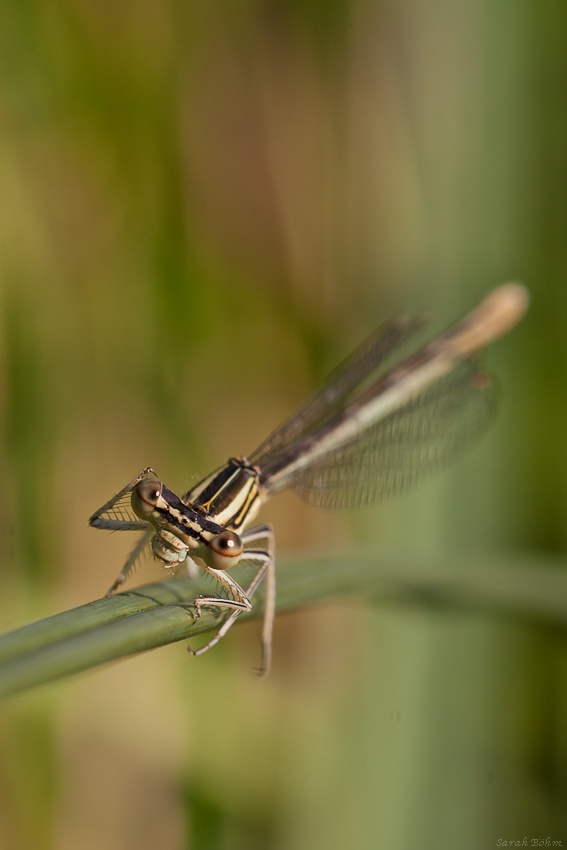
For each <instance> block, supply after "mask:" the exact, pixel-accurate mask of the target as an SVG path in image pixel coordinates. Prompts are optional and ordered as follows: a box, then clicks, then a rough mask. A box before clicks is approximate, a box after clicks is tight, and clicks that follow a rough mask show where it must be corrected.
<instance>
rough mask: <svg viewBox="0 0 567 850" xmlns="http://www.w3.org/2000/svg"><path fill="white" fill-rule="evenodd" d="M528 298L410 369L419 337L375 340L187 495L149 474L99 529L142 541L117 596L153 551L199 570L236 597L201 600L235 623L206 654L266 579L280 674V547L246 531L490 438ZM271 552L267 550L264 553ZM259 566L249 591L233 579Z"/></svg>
mask: <svg viewBox="0 0 567 850" xmlns="http://www.w3.org/2000/svg"><path fill="white" fill-rule="evenodd" d="M527 304H528V295H527V291H526V290H525V289H524V287H522V286H520V285H519V284H505V285H504V286H501V287H499V288H498V289H495V290H494V291H493V292H492V293H491V294H490V295H488V296H487V297H486V298H485V299H484V301H482V302H481V303H480V305H479V306H478V307H476V309H474V310H473V311H472V312H471V313H470V314H469V315H468V316H466V317H465V318H464V319H463V320H462V321H460V322H459V323H458V324H457V325H455V326H454V327H453V328H451V329H450V330H448V331H446V332H445V333H443V334H441V335H440V336H438V337H436V338H435V339H434V340H433V341H431V342H430V343H429V344H428V345H426V346H425V347H423V348H421V349H420V350H419V351H417V353H415V354H413V355H411V356H410V357H408V358H406V359H405V360H403V361H402V362H401V363H399V365H397V366H395V367H393V368H390V369H382V371H380V367H381V366H382V367H383V364H384V361H385V359H386V358H387V357H388V356H389V355H390V354H391V353H392V351H394V350H395V349H396V348H397V347H398V346H400V345H401V344H402V343H403V342H405V341H406V340H407V338H408V337H409V336H410V335H411V334H412V333H413V332H414V331H415V330H416V329H417V328H418V327H419V325H420V324H421V323H420V322H419V321H409V320H406V319H394V320H392V321H390V322H389V323H387V324H386V325H384V326H383V327H382V328H380V329H379V330H378V331H376V332H375V333H374V334H372V335H371V336H370V337H368V339H366V340H365V341H364V342H363V343H362V345H360V346H359V347H358V348H357V349H356V350H355V351H354V352H353V353H352V354H351V355H350V356H349V357H348V358H347V359H346V360H345V361H344V362H343V363H342V364H341V365H340V366H339V367H338V368H337V369H336V370H335V371H334V372H333V373H332V374H331V375H330V377H329V378H328V380H327V382H326V383H325V384H324V385H323V387H322V388H321V389H320V390H319V391H317V392H316V393H314V395H312V396H311V397H310V398H309V399H308V400H307V402H306V403H305V404H304V405H303V406H302V407H301V408H300V409H299V410H297V411H296V412H295V413H294V414H293V415H292V416H291V417H290V418H289V419H288V420H287V421H286V422H284V424H283V425H281V426H280V427H279V428H278V429H276V431H274V432H273V433H272V434H271V436H269V437H268V439H267V440H265V442H264V443H262V445H261V446H260V447H259V448H258V449H256V451H255V452H253V453H252V454H251V455H249V456H248V458H245V457H235V458H230V460H229V461H228V462H227V463H226V464H225V465H224V466H222V467H220V468H219V469H217V470H216V471H215V472H213V473H211V475H209V476H208V477H207V478H205V479H204V480H203V481H201V482H200V483H199V484H197V485H196V486H195V487H193V488H192V489H191V490H189V491H188V492H187V493H185V494H184V495H183V496H181V497H179V496H176V495H175V493H173V492H172V491H171V490H170V489H169V488H168V487H166V486H165V484H163V482H161V481H160V480H159V479H158V478H157V477H156V475H155V473H154V472H153V470H152V469H151V468H149V467H148V468H147V469H144V470H142V472H140V474H139V475H137V476H136V478H134V480H133V481H131V482H130V483H129V484H128V485H127V486H126V487H124V489H122V490H121V491H120V492H119V493H118V494H117V495H116V496H114V497H113V498H112V499H110V500H109V501H108V502H107V503H106V504H105V505H103V506H102V507H101V508H100V509H99V510H98V511H96V513H94V514H93V515H92V517H91V518H90V524H91V525H92V526H94V527H95V528H106V529H111V530H119V531H142V535H141V537H140V539H139V541H138V543H137V544H136V546H135V547H134V549H133V551H132V552H131V554H130V556H129V557H128V559H127V561H126V563H125V564H124V567H123V568H122V570H121V572H120V575H119V576H118V578H117V579H116V581H115V582H114V584H113V585H112V587H111V588H110V590H109V592H108V595H110V594H112V593H114V592H115V591H116V590H118V588H119V587H120V586H121V585H122V584H123V582H124V581H125V580H126V578H127V577H128V575H129V573H130V572H131V570H132V568H133V566H134V564H135V562H136V560H137V558H138V557H139V555H140V553H141V552H142V551H143V549H144V548H145V546H146V545H147V544H148V543H150V542H151V548H152V550H153V553H154V555H155V556H156V557H157V558H158V559H160V560H161V561H162V562H163V563H164V564H165V566H166V567H169V568H175V567H178V566H179V565H180V564H191V566H192V568H195V564H198V565H199V566H200V567H202V568H203V569H204V570H206V572H207V573H209V574H210V575H212V576H213V577H214V578H215V579H216V580H217V581H218V582H219V583H220V585H222V587H223V588H224V591H225V593H226V598H222V597H220V596H212V595H211V596H198V597H197V598H196V599H195V601H194V603H193V605H194V610H195V612H196V614H195V616H196V617H199V616H200V615H201V612H202V610H203V609H204V608H209V607H213V608H226V609H229V611H230V612H231V613H230V614H229V616H228V617H227V619H226V620H225V621H224V623H223V624H222V626H221V628H220V629H219V631H218V632H217V633H216V634H215V636H214V637H213V638H212V640H210V641H209V642H208V643H207V644H206V646H203V647H201V648H200V649H198V650H192V649H191V648H190V647H187V648H188V650H189V652H190V653H191V654H192V655H201V654H202V653H203V652H205V651H206V650H208V649H210V648H211V647H212V646H214V645H215V643H217V641H218V640H220V638H221V637H223V635H225V634H226V633H227V631H228V630H229V628H230V627H231V626H232V624H233V623H234V622H235V620H236V619H237V617H238V615H239V614H240V613H241V612H242V611H250V610H251V609H252V602H251V599H252V597H253V595H254V593H255V591H256V590H257V588H258V587H259V585H260V583H261V582H262V580H263V579H264V578H265V579H266V590H265V602H264V623H263V629H262V648H263V664H262V670H263V671H264V672H267V670H268V669H269V666H270V659H271V646H272V628H273V622H274V614H275V600H276V579H275V542H274V532H273V529H272V526H271V525H259V526H256V527H254V528H251V529H249V530H248V531H245V530H244V529H245V527H246V526H247V525H249V523H250V522H251V521H252V520H253V519H254V517H255V516H256V515H257V513H258V510H259V508H260V506H261V505H262V504H263V502H265V501H266V500H267V499H269V498H270V497H271V496H273V495H274V494H275V493H278V492H280V491H281V490H284V489H286V488H292V489H293V490H295V491H296V492H297V493H298V494H299V495H300V496H301V497H302V498H303V499H304V500H305V501H306V502H308V503H309V504H311V505H316V506H319V507H324V508H340V507H361V506H364V505H369V504H371V503H373V502H376V501H378V500H379V499H382V498H384V497H386V496H389V495H392V494H393V493H396V492H398V491H400V490H402V489H403V488H405V487H406V486H408V485H410V484H412V483H413V482H415V481H416V480H417V479H418V478H420V477H421V476H422V475H423V474H425V473H428V472H431V471H433V470H435V469H438V468H440V467H442V466H444V465H445V464H447V463H448V462H449V461H450V460H451V459H452V458H453V457H454V456H455V455H456V454H458V453H459V452H460V451H461V450H462V449H464V448H465V446H467V445H468V444H469V443H470V442H471V441H472V440H473V439H474V438H475V437H477V436H478V435H479V434H481V433H482V431H483V429H484V428H485V426H486V424H487V422H488V421H489V420H490V418H491V415H492V414H493V412H494V410H495V401H496V390H495V384H494V381H493V380H492V378H491V376H490V374H489V373H487V372H486V371H484V369H481V368H480V366H479V364H478V354H479V352H480V351H481V350H482V349H483V348H484V347H485V346H486V345H487V344H488V343H490V342H492V341H493V340H495V339H497V338H498V337H500V336H502V334H504V333H506V332H507V331H508V330H510V329H511V328H512V327H513V326H514V325H515V324H516V323H517V322H518V321H519V319H520V318H521V317H522V315H523V314H524V312H525V310H526V308H527ZM262 541H263V542H264V546H263V547H262V548H257V544H258V542H262ZM239 561H249V562H251V563H254V564H256V565H257V571H256V574H255V576H254V578H253V580H252V582H251V583H250V585H249V586H248V587H247V588H246V590H244V589H243V588H242V587H241V586H240V584H238V582H236V581H235V580H234V579H233V578H232V577H231V576H229V574H228V572H227V570H228V569H229V568H230V567H232V566H234V565H235V564H237V563H238V562H239Z"/></svg>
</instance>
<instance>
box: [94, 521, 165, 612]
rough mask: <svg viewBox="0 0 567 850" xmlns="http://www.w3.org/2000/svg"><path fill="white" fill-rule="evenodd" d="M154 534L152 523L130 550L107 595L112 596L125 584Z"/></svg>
mask: <svg viewBox="0 0 567 850" xmlns="http://www.w3.org/2000/svg"><path fill="white" fill-rule="evenodd" d="M154 534H155V531H154V529H153V528H152V526H151V525H150V526H149V528H146V530H145V531H144V533H143V534H142V535H141V537H140V539H139V540H138V542H137V543H136V545H135V546H134V548H133V549H132V551H131V552H130V554H129V555H128V557H127V558H126V563H125V564H124V566H123V567H122V569H121V570H120V573H119V575H118V578H117V579H116V581H115V582H114V584H113V585H112V587H111V588H110V590H108V592H107V594H106V595H107V596H112V594H113V593H115V592H116V591H117V590H118V588H119V587H120V585H122V584H124V582H125V581H126V579H127V578H128V575H129V573H130V571H131V570H132V568H133V567H134V565H135V563H136V561H137V560H138V558H139V557H140V555H141V554H142V552H143V551H144V549H145V548H146V546H147V545H148V543H149V542H150V540H151V539H152V537H153V536H154Z"/></svg>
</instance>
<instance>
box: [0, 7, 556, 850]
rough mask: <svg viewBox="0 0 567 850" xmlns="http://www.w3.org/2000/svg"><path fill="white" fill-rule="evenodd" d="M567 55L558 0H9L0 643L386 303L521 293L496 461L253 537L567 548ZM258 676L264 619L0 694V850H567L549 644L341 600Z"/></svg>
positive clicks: (103, 561) (518, 624)
mask: <svg viewBox="0 0 567 850" xmlns="http://www.w3.org/2000/svg"><path fill="white" fill-rule="evenodd" d="M566 37H567V6H565V4H564V3H562V2H560V0H539V2H537V3H536V2H533V0H501V2H498V3H493V2H482V0H470V2H467V3H455V2H450V0H430V2H428V3H418V2H415V0H398V2H387V0H382V2H379V0H376V2H368V1H367V0H352V2H349V0H328V2H327V3H322V2H320V0H303V2H298V0H289V2H287V3H286V2H281V0H280V1H279V2H278V0H271V2H270V1H269V0H256V2H248V0H242V2H240V3H235V2H229V0H213V2H211V3H198V2H193V0H187V2H183V3H182V2H150V0H137V2H128V0H116V2H112V3H111V2H108V0H81V2H79V0H4V2H3V3H2V4H1V6H0V198H1V204H0V308H1V322H0V351H1V373H0V374H1V385H0V390H1V404H2V408H1V415H2V419H1V433H0V440H1V442H0V456H1V459H2V470H3V472H2V488H1V490H0V500H1V510H0V554H1V558H0V568H1V593H0V616H1V624H2V629H6V630H7V629H9V628H12V627H14V626H16V625H19V624H20V623H23V622H26V621H28V620H31V619H34V618H35V617H38V616H46V615H48V614H50V613H54V612H56V611H59V610H63V609H64V608H67V607H71V606H73V605H79V604H82V603H83V602H86V601H88V600H90V599H93V598H96V597H98V596H100V595H101V594H102V593H103V592H104V591H105V589H106V588H107V587H108V586H109V584H110V583H111V582H112V580H113V579H114V577H115V576H116V574H117V572H118V570H119V568H120V566H121V563H122V560H121V559H122V558H123V557H124V555H125V553H126V552H127V551H128V549H129V546H130V543H131V541H130V540H124V539H121V538H120V536H119V535H103V534H100V533H95V532H94V531H92V530H89V529H87V527H86V521H87V518H88V516H89V515H90V514H91V513H92V511H93V510H94V509H96V508H97V507H98V506H99V505H100V504H102V503H103V502H104V501H105V500H106V499H107V498H109V497H110V495H111V494H112V493H114V492H116V491H117V490H118V489H120V488H121V487H122V486H123V485H124V484H125V483H126V482H127V481H129V480H130V479H131V478H132V477H133V476H134V475H135V474H136V473H137V472H138V471H139V469H141V468H142V467H144V466H146V465H148V464H151V465H152V466H153V467H154V468H156V469H157V470H158V472H159V474H160V475H161V476H162V477H163V478H164V480H165V481H167V483H168V484H169V485H170V486H171V487H172V488H173V489H174V490H178V491H180V490H184V489H186V488H187V487H188V485H189V483H190V482H191V481H193V480H196V479H197V478H198V477H199V475H204V474H207V473H208V472H209V471H210V469H211V468H213V467H214V466H215V465H219V464H220V463H222V462H223V461H224V460H225V458H226V457H227V456H228V455H231V454H239V453H246V452H249V451H251V450H252V449H254V448H255V446H256V444H258V443H259V442H260V441H261V440H262V439H263V438H264V437H265V436H266V434H267V433H268V431H269V430H270V429H271V428H272V427H274V426H275V425H276V424H278V421H279V420H280V419H281V418H282V417H283V416H284V415H285V414H287V413H288V412H289V411H290V410H291V409H292V408H293V406H294V405H295V404H296V403H298V402H300V401H301V400H302V398H303V397H304V395H305V394H306V393H307V392H308V391H309V390H310V389H311V388H312V387H313V386H314V384H315V383H316V382H317V381H318V380H320V379H321V378H322V376H323V375H324V373H325V371H326V370H327V368H328V367H329V366H330V365H332V364H333V363H334V362H336V361H337V359H338V357H339V356H340V355H341V353H344V352H345V351H347V350H348V349H349V348H350V347H351V346H353V345H354V344H356V343H357V342H358V341H359V340H360V339H362V337H363V336H364V335H365V334H366V333H368V332H370V331H371V330H372V329H373V328H374V327H375V326H376V325H377V324H378V322H379V321H380V320H381V318H383V317H384V316H386V315H388V314H390V313H391V312H393V311H395V310H398V309H404V310H410V311H413V310H419V309H423V308H431V309H432V311H434V312H435V315H436V317H437V319H438V325H437V326H441V325H442V324H443V323H448V322H449V321H451V320H454V319H456V318H458V317H459V316H460V315H461V314H462V313H463V312H464V311H465V309H468V308H470V307H471V306H473V304H474V303H475V302H476V301H477V300H479V298H480V297H481V296H482V295H484V293H485V292H486V291H488V290H489V289H490V288H491V287H493V286H494V285H496V284H498V283H500V282H503V281H504V280H507V279H521V280H523V281H524V282H525V283H526V284H527V285H528V286H529V287H530V289H531V292H532V296H533V304H532V309H531V312H530V315H529V317H528V319H527V320H526V321H525V322H524V323H523V325H522V326H521V327H519V328H518V329H517V330H516V331H515V332H514V333H513V334H512V335H511V336H510V337H509V338H507V339H505V340H503V341H501V342H499V343H498V344H497V345H496V346H495V347H494V349H493V350H491V351H490V353H489V355H488V360H489V362H490V365H491V367H492V366H493V367H495V369H496V370H497V371H498V372H499V374H500V376H501V379H502V383H503V386H504V403H503V407H502V411H501V415H500V417H499V420H498V423H497V425H496V426H495V427H494V428H493V430H492V432H491V434H490V436H489V437H488V438H487V439H486V440H484V441H483V442H482V444H481V445H479V446H477V447H475V448H474V449H473V450H472V451H471V453H470V454H469V455H468V456H467V458H465V459H463V461H461V462H460V463H459V464H457V465H456V466H455V467H454V468H453V469H452V470H450V471H448V472H446V473H444V474H443V475H441V476H439V477H437V478H435V479H434V480H433V481H431V482H427V483H426V484H425V485H423V486H422V487H420V488H419V490H417V491H416V492H414V493H411V494H408V495H407V496H405V497H404V498H402V499H398V500H396V501H393V502H391V503H388V504H386V505H383V506H379V507H378V508H376V509H372V510H367V511H363V512H361V513H359V514H356V515H352V516H344V515H328V514H325V513H322V512H317V511H314V510H311V509H308V508H306V507H304V506H303V505H301V504H300V503H299V502H298V501H297V500H295V499H294V497H293V496H288V495H284V496H281V497H279V498H278V499H277V500H274V502H273V503H271V504H270V505H269V506H268V508H267V509H266V510H265V513H264V514H263V516H264V518H265V519H266V520H267V519H270V521H272V522H273V523H274V525H275V527H276V531H277V535H278V546H279V550H280V552H281V551H283V550H285V549H296V550H300V549H301V550H306V549H309V548H313V549H314V550H321V549H324V548H325V549H332V548H333V547H334V546H336V545H339V544H340V545H341V546H345V545H347V544H349V541H351V542H352V545H353V546H356V545H361V544H368V545H370V544H372V545H376V546H377V547H380V546H383V547H390V549H394V550H396V551H398V550H403V551H405V552H408V553H409V554H411V553H415V555H416V557H417V556H418V555H422V554H423V553H428V554H429V555H434V556H439V558H445V559H449V560H450V557H451V555H450V553H451V552H453V553H462V552H466V553H471V552H478V553H479V559H480V558H482V557H483V553H486V552H490V553H491V554H492V556H494V555H495V553H496V554H497V553H498V552H504V551H505V550H507V551H508V553H510V552H512V553H513V552H518V553H519V554H520V553H521V555H522V557H523V558H524V560H525V559H526V557H530V553H532V552H533V553H534V563H535V562H536V561H537V558H541V557H542V555H541V552H547V553H555V554H556V555H561V554H562V553H563V551H564V549H565V544H566V542H567V535H566V529H567V525H566V515H567V500H566V484H567V467H566V454H565V448H564V447H565V445H566V439H567V437H566V435H567V429H566V425H567V416H566V402H565V399H566V398H567V395H566V387H567V383H566V378H567V375H566V371H567V357H566V352H567V288H566V285H567V279H566V277H567V247H566V246H567V203H566V199H567V180H566V175H567V166H566V163H567V117H566V116H567V111H566V103H567V50H566V47H565V44H566ZM127 536H128V535H122V537H127ZM522 550H523V551H522ZM536 550H540V553H537V552H536ZM156 569H157V568H156V567H155V566H152V565H149V566H148V567H146V568H144V572H141V573H140V575H139V576H138V577H137V578H139V580H140V581H142V580H146V581H149V580H151V579H155V578H156ZM558 569H561V567H558ZM257 652H258V647H257V626H256V625H255V624H252V625H248V626H244V627H241V628H239V629H235V630H234V631H233V632H232V633H231V635H230V637H229V638H227V639H226V640H225V641H223V642H221V644H219V646H218V647H216V648H215V650H214V651H212V652H210V653H209V654H207V655H205V656H203V657H202V658H200V659H199V660H192V659H190V658H189V657H188V656H187V653H186V652H185V651H184V649H183V647H182V646H179V645H175V646H170V647H168V648H165V649H161V650H158V651H156V652H152V653H149V654H146V655H143V656H141V657H137V658H134V659H130V660H127V661H124V662H122V663H120V664H115V665H112V666H108V667H106V668H104V669H102V670H98V671H95V672H91V673H89V674H85V675H82V676H79V677H76V678H75V679H73V680H71V681H67V682H63V683H61V684H58V685H53V686H50V687H48V688H42V689H38V690H37V691H34V692H31V693H30V694H28V695H25V696H21V697H19V698H17V699H13V700H12V701H11V702H9V703H8V704H6V706H5V707H4V709H3V712H2V714H1V715H0V848H1V850H32V848H33V850H38V848H42V849H43V848H49V849H50V850H51V848H57V850H76V848H81V850H95V848H97V850H98V848H100V847H105V848H107V850H115V849H116V850H118V848H120V850H129V848H136V850H145V848H148V850H149V848H156V847H159V848H160V850H170V848H171V850H173V848H191V850H236V848H238V849H240V848H243V849H244V848H246V850H260V848H262V850H263V848H274V850H288V849H289V850H304V849H305V850H307V848H309V850H313V848H325V850H327V848H328V850H335V848H337V850H338V848H341V850H343V848H351V847H352V848H357V850H358V848H364V849H365V848H385V849H386V848H387V850H454V848H459V850H484V848H488V847H492V846H496V845H497V843H498V841H499V840H501V841H505V840H517V839H519V840H523V838H524V836H526V837H527V839H528V841H531V840H532V839H538V840H539V839H542V838H543V839H545V838H547V837H548V836H549V837H550V838H551V840H555V841H561V842H562V846H564V845H565V844H566V843H567V817H566V809H565V794H566V791H567V720H566V717H567V714H566V709H567V652H566V649H565V637H564V634H563V633H561V632H559V631H558V630H553V629H551V628H547V627H545V626H543V625H541V626H535V625H533V624H530V623H528V622H527V621H526V622H524V621H522V620H511V619H505V618H502V617H498V616H496V615H495V614H494V613H489V612H487V613H485V614H484V613H482V612H479V611H476V612H473V611H462V610H460V611H451V610H443V611H439V610H434V609H433V610H432V609H431V608H429V607H427V606H425V605H423V606H419V605H417V604H416V605H415V606H414V607H395V606H391V607H387V606H381V607H373V606H371V605H370V604H365V603H364V602H362V601H361V602H360V603H354V602H352V601H349V602H348V603H345V604H341V603H340V602H336V603H334V604H333V605H330V606H327V607H321V608H319V609H317V610H314V611H311V612H303V613H301V614H299V613H298V614H294V615H289V616H286V617H282V618H280V620H279V622H278V623H277V628H276V635H275V657H274V670H273V674H272V675H271V677H270V678H269V679H268V680H266V681H258V680H257V679H256V678H255V677H254V676H253V674H252V668H253V667H254V666H255V665H256V663H257ZM556 846H559V845H556Z"/></svg>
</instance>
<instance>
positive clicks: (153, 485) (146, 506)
mask: <svg viewBox="0 0 567 850" xmlns="http://www.w3.org/2000/svg"><path fill="white" fill-rule="evenodd" d="M161 488H162V483H161V481H158V479H157V478H146V480H145V481H139V482H138V484H136V486H135V487H134V489H133V490H132V510H133V511H134V513H135V514H136V516H138V517H140V519H148V518H149V517H150V515H151V514H152V512H153V510H154V508H155V506H156V505H157V503H158V499H159V497H160V496H161Z"/></svg>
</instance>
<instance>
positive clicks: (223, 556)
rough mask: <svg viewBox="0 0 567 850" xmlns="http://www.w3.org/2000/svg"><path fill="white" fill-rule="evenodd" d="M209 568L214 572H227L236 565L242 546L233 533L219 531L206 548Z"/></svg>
mask: <svg viewBox="0 0 567 850" xmlns="http://www.w3.org/2000/svg"><path fill="white" fill-rule="evenodd" d="M208 549H209V555H210V556H209V561H210V563H209V566H210V567H213V568H214V569H216V570H228V568H229V567H232V566H233V565H234V564H236V563H237V561H238V559H239V558H240V556H241V555H242V551H243V549H244V546H243V545H242V540H241V539H240V537H239V536H238V534H235V533H234V531H221V533H220V534H217V536H216V537H213V539H212V540H211V542H210V543H209V546H208Z"/></svg>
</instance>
